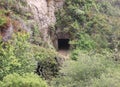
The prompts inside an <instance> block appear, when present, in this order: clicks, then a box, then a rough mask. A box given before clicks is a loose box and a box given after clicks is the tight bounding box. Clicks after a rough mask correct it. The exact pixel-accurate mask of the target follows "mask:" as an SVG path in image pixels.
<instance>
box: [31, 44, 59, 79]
mask: <svg viewBox="0 0 120 87" xmlns="http://www.w3.org/2000/svg"><path fill="white" fill-rule="evenodd" d="M33 53H34V57H35V60H36V61H37V69H36V72H37V73H38V74H39V75H41V76H42V77H44V78H45V79H51V77H53V76H56V75H57V74H58V71H59V66H60V65H59V61H57V59H58V58H59V57H58V58H57V53H56V52H55V50H53V49H46V48H44V47H38V46H33Z"/></svg>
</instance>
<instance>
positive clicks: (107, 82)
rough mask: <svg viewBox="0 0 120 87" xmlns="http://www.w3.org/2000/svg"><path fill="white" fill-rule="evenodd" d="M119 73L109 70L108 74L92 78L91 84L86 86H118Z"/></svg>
mask: <svg viewBox="0 0 120 87" xmlns="http://www.w3.org/2000/svg"><path fill="white" fill-rule="evenodd" d="M119 82H120V73H119V72H118V71H117V72H111V73H108V74H103V75H101V77H100V78H99V79H98V78H96V79H92V80H91V84H90V86H88V87H120V83H119Z"/></svg>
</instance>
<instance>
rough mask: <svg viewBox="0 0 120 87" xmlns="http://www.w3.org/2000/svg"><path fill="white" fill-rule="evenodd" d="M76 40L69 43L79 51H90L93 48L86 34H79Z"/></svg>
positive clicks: (92, 43)
mask: <svg viewBox="0 0 120 87" xmlns="http://www.w3.org/2000/svg"><path fill="white" fill-rule="evenodd" d="M77 39H78V40H76V41H74V40H73V41H71V42H70V44H71V45H72V46H73V47H76V48H77V49H81V50H91V49H94V48H95V42H94V41H93V40H92V39H91V38H90V36H89V35H88V34H85V33H80V34H79V35H78V36H77Z"/></svg>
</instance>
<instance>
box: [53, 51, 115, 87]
mask: <svg viewBox="0 0 120 87" xmlns="http://www.w3.org/2000/svg"><path fill="white" fill-rule="evenodd" d="M109 57H110V56H109V54H108V55H107V56H105V55H104V56H103V55H101V54H87V52H85V53H83V52H80V51H79V53H78V58H77V61H68V62H66V63H65V65H64V66H63V67H62V70H61V71H60V77H59V76H58V77H57V78H55V79H53V81H52V85H53V86H54V87H89V86H90V84H92V83H91V82H90V81H91V79H99V78H100V77H101V75H102V74H104V73H108V72H109V70H110V71H112V70H114V68H115V67H117V66H115V64H114V62H113V61H112V60H110V59H107V58H109ZM93 82H94V81H93ZM93 85H94V83H93ZM91 87H92V86H91ZM93 87H94V86H93ZM96 87H97V86H96ZM98 87H100V86H98ZM101 87H102V86H101Z"/></svg>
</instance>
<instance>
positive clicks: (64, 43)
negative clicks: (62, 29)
mask: <svg viewBox="0 0 120 87" xmlns="http://www.w3.org/2000/svg"><path fill="white" fill-rule="evenodd" d="M69 48H70V44H69V39H58V50H69Z"/></svg>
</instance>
